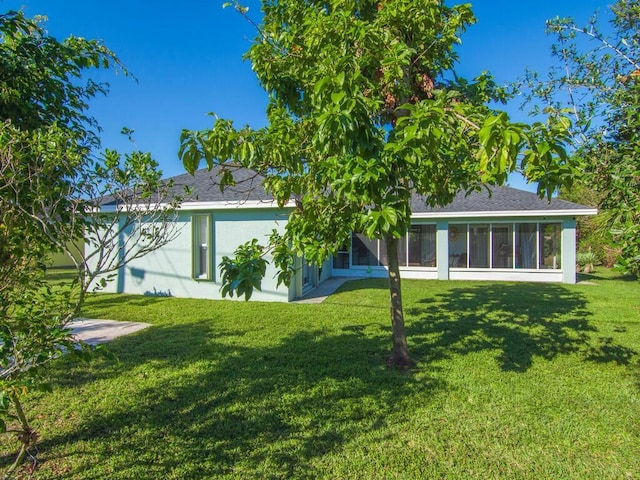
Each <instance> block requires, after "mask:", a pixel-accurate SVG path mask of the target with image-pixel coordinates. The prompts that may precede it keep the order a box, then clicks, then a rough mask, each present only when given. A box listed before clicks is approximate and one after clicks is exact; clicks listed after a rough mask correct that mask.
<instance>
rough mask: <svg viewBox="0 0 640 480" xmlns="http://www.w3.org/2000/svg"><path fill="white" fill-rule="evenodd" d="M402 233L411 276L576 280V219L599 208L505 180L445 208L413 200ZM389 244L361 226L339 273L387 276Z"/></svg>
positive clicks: (403, 260)
mask: <svg viewBox="0 0 640 480" xmlns="http://www.w3.org/2000/svg"><path fill="white" fill-rule="evenodd" d="M412 207H413V212H414V214H413V217H412V225H411V227H410V228H409V230H408V231H407V234H406V235H405V236H404V237H402V238H401V239H400V245H399V257H400V258H399V262H400V270H401V272H402V276H403V277H404V278H422V279H440V280H449V279H453V280H515V281H518V280H519V281H541V282H563V283H575V279H576V275H575V248H576V237H575V226H576V222H575V218H576V216H579V215H593V214H595V213H596V210H595V209H592V208H588V207H584V206H582V205H577V204H574V203H570V202H566V201H562V200H558V199H552V200H551V202H547V201H546V200H543V199H540V198H539V197H537V196H536V195H535V194H533V193H530V192H524V191H521V190H516V189H513V188H508V187H503V188H499V189H494V190H490V191H483V192H474V193H472V194H470V195H464V194H461V195H459V196H458V197H457V198H456V199H455V201H454V202H453V203H452V204H450V205H448V206H446V207H440V208H439V207H435V208H431V207H427V206H426V205H425V204H424V202H420V199H416V200H414V204H413V205H412ZM387 265H388V262H387V258H386V247H385V245H384V241H382V240H371V239H368V238H367V237H366V236H365V235H362V234H358V233H354V234H353V235H352V237H351V245H349V246H347V247H345V249H344V250H343V251H341V252H338V254H337V255H336V256H335V257H334V260H333V265H332V267H333V270H332V272H333V275H334V276H339V275H344V276H358V277H361V276H363V277H366V276H386V268H385V267H386V266H387Z"/></svg>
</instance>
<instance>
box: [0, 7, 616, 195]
mask: <svg viewBox="0 0 640 480" xmlns="http://www.w3.org/2000/svg"><path fill="white" fill-rule="evenodd" d="M223 3H224V0H194V1H190V0H185V1H183V2H176V1H175V0H173V1H166V0H156V1H153V2H149V1H148V0H144V1H143V0H129V1H123V0H109V1H101V2H98V1H95V0H21V1H20V0H18V1H14V0H0V10H2V11H6V10H9V9H19V8H24V11H25V13H26V14H27V16H34V15H36V14H40V15H46V16H47V17H48V22H47V23H46V28H47V30H48V31H49V33H50V34H51V35H53V36H55V37H57V38H59V39H62V38H64V37H66V36H68V35H70V34H74V35H76V36H81V37H86V38H97V39H101V40H103V41H104V43H105V44H106V45H107V46H108V47H109V48H111V49H112V50H113V51H114V52H115V53H116V54H117V55H118V57H119V58H120V60H121V61H122V62H123V63H124V64H125V66H126V67H127V69H128V70H129V71H131V72H132V73H133V75H134V76H135V77H136V78H137V81H135V80H133V79H131V78H127V77H124V76H122V75H115V74H114V73H113V72H103V73H100V74H99V75H97V76H95V78H98V79H100V80H102V81H106V82H108V83H109V84H110V94H109V95H108V96H107V97H104V98H97V99H95V100H94V101H92V103H91V110H90V113H91V114H92V115H93V116H94V117H96V118H97V120H98V122H99V123H100V125H101V126H102V128H103V133H102V142H103V146H104V147H108V148H117V149H119V150H121V151H128V150H130V149H131V148H130V145H129V144H128V141H127V140H126V139H125V138H124V137H123V136H122V135H120V130H121V129H122V127H123V126H126V127H128V128H131V129H133V130H134V131H135V133H134V138H135V140H136V144H137V147H138V148H140V149H141V150H144V151H150V152H151V153H152V154H153V157H154V158H155V159H156V160H157V161H158V162H159V163H160V168H161V169H162V170H163V172H164V175H165V177H168V176H173V175H178V174H181V173H184V169H183V168H182V165H181V163H180V161H179V159H178V157H177V151H178V144H179V136H180V131H181V130H182V129H183V128H188V129H201V128H205V127H207V126H210V125H211V118H210V117H208V116H207V112H215V113H216V114H217V115H218V116H220V117H224V118H230V119H232V120H234V122H235V123H236V124H237V125H243V124H249V125H251V126H253V127H261V126H263V125H264V124H265V114H264V110H265V105H266V95H265V94H264V92H263V91H262V90H261V89H260V87H259V86H258V84H257V81H256V80H255V77H254V75H253V73H252V71H251V66H250V64H249V63H248V62H244V61H243V60H242V54H243V53H244V52H245V51H246V50H247V49H248V48H249V46H250V42H251V39H253V38H254V36H255V35H254V31H253V30H252V27H251V26H250V25H249V24H248V23H247V22H246V21H245V20H244V19H243V18H241V17H240V15H238V14H237V13H236V12H235V11H234V10H233V9H231V8H228V9H222V4H223ZM471 3H472V5H473V10H474V13H475V14H476V17H477V18H478V23H477V24H476V25H473V26H472V27H470V29H469V30H468V31H467V32H466V33H465V34H464V35H463V37H462V40H463V44H462V45H461V47H460V48H459V53H460V65H459V68H458V69H457V72H458V74H459V75H461V76H464V77H468V78H472V77H474V76H475V75H477V74H478V73H480V72H481V71H483V70H488V71H490V72H491V73H492V74H493V75H494V76H495V77H496V80H497V81H498V83H505V82H509V81H513V80H515V79H517V78H518V76H520V75H522V73H523V72H524V70H525V68H527V67H531V68H534V69H536V70H539V71H546V69H547V67H548V66H549V64H550V61H551V59H550V56H549V43H550V39H549V38H548V37H546V36H545V34H544V29H545V20H546V19H548V18H552V17H555V16H573V17H575V18H576V20H577V21H578V22H579V23H584V22H586V21H587V20H588V18H589V17H590V15H591V14H592V13H593V12H594V11H595V10H596V9H600V10H601V12H602V14H603V15H608V14H609V13H608V11H607V8H606V7H607V5H608V4H610V3H611V2H606V1H601V0H558V1H549V0H535V1H534V0H477V1H475V2H471ZM245 4H246V5H248V6H249V7H250V13H253V17H254V18H256V17H257V13H258V12H259V9H260V4H259V2H257V1H254V0H250V1H247V2H245ZM507 110H508V111H509V112H510V114H511V115H512V117H514V118H516V119H519V120H526V116H525V115H524V114H523V113H522V112H520V111H519V110H518V102H514V104H513V105H509V106H508V107H507ZM510 183H511V184H512V185H513V186H516V187H519V188H523V184H522V183H521V181H520V180H519V179H516V178H512V179H511V181H510ZM525 188H526V187H525ZM529 189H531V187H529Z"/></svg>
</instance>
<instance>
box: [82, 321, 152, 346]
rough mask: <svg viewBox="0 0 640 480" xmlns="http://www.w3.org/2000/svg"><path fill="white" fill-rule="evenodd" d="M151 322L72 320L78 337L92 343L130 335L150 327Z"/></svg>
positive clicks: (95, 343)
mask: <svg viewBox="0 0 640 480" xmlns="http://www.w3.org/2000/svg"><path fill="white" fill-rule="evenodd" d="M150 326H151V324H149V323H140V322H116V321H115V320H91V319H88V318H79V319H77V320H74V321H73V322H71V325H70V327H71V331H72V332H73V335H74V336H75V337H76V338H77V339H78V340H82V341H83V342H85V343H88V344H90V345H97V344H99V343H104V342H108V341H110V340H113V339H114V338H117V337H121V336H123V335H128V334H130V333H133V332H137V331H138V330H142V329H144V328H147V327H150Z"/></svg>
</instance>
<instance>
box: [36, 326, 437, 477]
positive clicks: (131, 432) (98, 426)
mask: <svg viewBox="0 0 640 480" xmlns="http://www.w3.org/2000/svg"><path fill="white" fill-rule="evenodd" d="M358 327H359V328H350V327H349V326H345V327H343V328H336V329H334V330H330V331H327V330H309V331H302V332H298V333H295V334H292V335H290V336H285V337H283V338H282V339H279V340H278V341H277V342H270V343H269V344H267V345H262V346H253V347H251V346H246V345H247V344H249V342H247V341H246V339H245V338H238V337H244V336H245V335H247V336H248V335H251V332H247V331H243V330H240V329H239V330H235V329H227V330H221V329H219V328H216V326H215V323H214V322H212V321H211V320H209V321H208V322H207V321H206V320H204V319H203V320H202V321H200V322H195V323H194V324H193V325H187V326H180V327H177V326H169V327H162V326H157V327H152V328H149V329H147V330H144V331H141V332H139V333H138V334H136V335H135V336H134V337H131V338H123V339H122V340H121V341H120V342H118V343H117V344H116V345H115V346H114V349H115V350H116V352H115V353H116V354H117V355H118V356H119V357H120V363H119V364H118V365H117V367H114V368H115V370H114V371H110V370H109V369H105V370H103V369H94V375H95V376H94V377H93V378H91V380H95V381H96V382H105V385H108V384H109V382H116V383H118V384H122V391H121V392H120V395H122V397H121V398H114V404H115V405H114V406H113V408H104V407H103V408H96V409H95V410H94V411H93V412H92V413H90V414H89V415H88V418H84V415H83V420H82V423H81V424H78V425H77V426H76V427H74V428H72V429H70V430H69V431H66V432H64V433H53V435H51V436H48V437H46V438H44V439H43V441H42V442H41V444H40V450H41V451H42V452H48V453H45V454H44V455H43V457H42V460H44V464H43V468H44V469H45V470H46V469H47V468H52V467H53V466H55V465H58V464H67V463H68V461H69V460H72V462H71V463H73V464H74V467H73V469H72V470H70V471H69V473H68V475H60V476H59V478H77V477H82V478H104V477H112V478H167V477H171V478H212V477H217V476H225V475H229V476H230V477H234V478H316V477H317V476H318V475H319V472H318V471H314V462H315V461H316V460H317V459H318V458H319V457H322V456H323V455H325V454H327V453H329V452H339V451H340V450H341V449H342V447H343V446H344V445H345V444H347V443H349V442H352V441H354V440H356V439H357V438H358V437H360V436H362V435H366V434H367V433H371V432H374V431H376V430H378V429H381V428H385V426H386V425H388V422H393V418H394V415H398V414H401V412H402V411H403V407H402V405H403V404H404V402H406V401H409V399H411V398H412V396H411V395H410V394H411V393H416V392H419V393H421V394H422V396H423V397H424V400H423V401H425V402H426V401H428V398H429V397H430V396H432V395H433V393H434V392H435V391H438V390H441V389H444V388H445V385H444V384H443V383H442V382H441V381H440V380H436V379H434V378H430V377H427V376H424V375H423V376H422V377H421V378H420V379H417V378H416V376H413V375H405V374H402V373H399V372H394V371H390V370H387V369H386V368H385V366H384V356H385V355H386V354H387V351H388V336H387V333H386V332H384V331H381V330H380V329H379V327H377V326H375V325H369V326H365V327H362V328H360V326H358ZM227 328H228V327H227ZM145 372H146V373H145ZM56 375H57V377H56V378H54V380H55V382H56V383H57V384H58V385H60V386H61V387H62V388H65V387H66V388H69V389H70V391H71V392H73V391H75V390H76V389H77V388H78V386H79V384H81V383H82V382H83V381H86V380H89V378H84V379H83V378H78V377H77V376H75V375H74V376H73V378H69V375H68V374H66V373H65V372H63V371H60V372H58V373H57V374H56ZM105 394H111V393H106V392H105ZM132 398H134V399H135V400H132ZM414 401H415V399H414ZM98 404H99V402H98ZM56 452H58V453H56ZM56 455H59V456H58V457H56ZM73 457H77V458H76V459H73ZM90 458H94V459H95V458H98V459H100V462H102V463H103V465H96V464H95V461H94V462H92V461H91V460H87V459H90ZM105 459H108V460H105Z"/></svg>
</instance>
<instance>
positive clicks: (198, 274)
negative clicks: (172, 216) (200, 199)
mask: <svg viewBox="0 0 640 480" xmlns="http://www.w3.org/2000/svg"><path fill="white" fill-rule="evenodd" d="M191 225H192V232H193V245H192V256H193V278H196V279H198V280H211V279H212V268H211V264H212V262H211V221H210V216H209V215H193V216H192V217H191Z"/></svg>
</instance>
